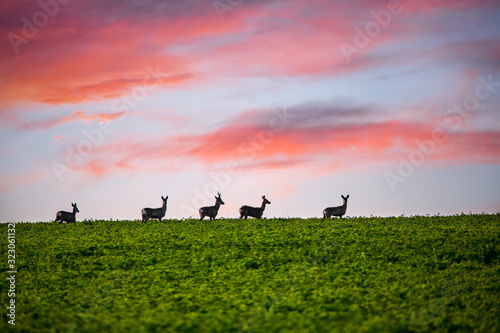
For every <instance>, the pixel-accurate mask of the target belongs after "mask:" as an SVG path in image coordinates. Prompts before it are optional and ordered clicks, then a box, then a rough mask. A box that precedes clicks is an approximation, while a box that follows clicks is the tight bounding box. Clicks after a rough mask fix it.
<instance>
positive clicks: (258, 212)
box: [240, 195, 271, 220]
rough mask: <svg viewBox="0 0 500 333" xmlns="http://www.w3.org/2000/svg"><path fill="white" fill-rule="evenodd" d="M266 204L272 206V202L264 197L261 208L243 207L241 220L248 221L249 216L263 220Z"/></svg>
mask: <svg viewBox="0 0 500 333" xmlns="http://www.w3.org/2000/svg"><path fill="white" fill-rule="evenodd" d="M266 204H271V202H270V201H269V200H267V199H266V196H265V195H263V196H262V206H261V207H250V206H242V207H241V208H240V219H242V218H243V217H245V220H246V219H247V218H248V217H249V216H252V217H256V218H258V219H261V218H262V214H263V213H264V209H266Z"/></svg>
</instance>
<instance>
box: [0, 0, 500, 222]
mask: <svg viewBox="0 0 500 333" xmlns="http://www.w3.org/2000/svg"><path fill="white" fill-rule="evenodd" d="M499 18H500V3H499V2H498V1H496V0H479V1H478V0H475V1H469V0H453V1H451V0H443V1H431V0H421V1H419V0H406V1H379V0H359V1H326V0H313V1H299V0H286V1H275V0H267V1H261V0H216V1H211V0H203V1H201V0H200V1H195V0H130V1H127V0H88V1H81V0H41V1H26V0H16V1H2V2H0V32H1V33H0V35H1V36H2V38H1V42H0V59H1V62H0V221H1V222H6V221H51V220H53V219H54V218H55V215H56V212H57V211H59V210H67V211H70V210H71V203H77V204H78V208H79V210H80V213H78V214H77V220H79V221H81V220H84V219H114V220H116V219H140V218H141V214H140V211H141V209H142V208H144V207H152V208H155V207H160V206H161V203H162V201H161V196H167V195H168V196H169V199H168V205H167V207H168V208H167V213H166V218H182V217H185V218H188V217H190V216H192V217H198V208H199V207H201V206H204V205H213V204H214V203H215V199H214V195H215V194H216V192H217V191H220V192H221V193H222V199H223V200H224V202H225V203H226V204H225V205H224V206H221V208H220V210H219V217H226V218H236V217H238V216H239V214H238V209H239V207H240V206H242V205H251V206H260V205H261V202H262V199H261V197H262V196H263V195H265V196H266V198H267V199H268V200H269V201H270V202H271V205H268V206H267V207H266V211H265V212H264V216H267V217H304V218H306V217H320V216H322V211H323V209H324V208H326V207H331V206H339V205H341V204H342V199H341V195H347V194H349V195H350V196H349V201H348V206H347V214H346V215H347V216H372V215H373V216H400V215H403V214H404V215H406V216H410V215H426V214H430V215H434V214H442V215H443V214H446V215H447V214H460V213H470V212H472V213H482V212H484V213H497V212H500V114H499V105H500V19H499Z"/></svg>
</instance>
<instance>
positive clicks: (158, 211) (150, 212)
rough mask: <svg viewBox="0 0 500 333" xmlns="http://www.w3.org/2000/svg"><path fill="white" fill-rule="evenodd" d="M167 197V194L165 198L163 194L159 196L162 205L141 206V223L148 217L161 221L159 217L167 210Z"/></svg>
mask: <svg viewBox="0 0 500 333" xmlns="http://www.w3.org/2000/svg"><path fill="white" fill-rule="evenodd" d="M167 199H168V195H167V197H166V198H164V197H163V196H162V197H161V200H162V201H163V205H162V206H161V207H160V208H143V209H142V210H141V213H142V221H141V223H144V222H146V221H148V220H149V219H158V221H160V222H161V219H162V218H163V217H164V216H165V213H166V212H167Z"/></svg>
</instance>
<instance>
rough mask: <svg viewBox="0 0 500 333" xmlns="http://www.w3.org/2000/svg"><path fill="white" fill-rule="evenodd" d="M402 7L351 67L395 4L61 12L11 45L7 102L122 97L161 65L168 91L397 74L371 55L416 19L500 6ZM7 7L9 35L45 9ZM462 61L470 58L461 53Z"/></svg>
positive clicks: (169, 5) (123, 5) (135, 6)
mask: <svg viewBox="0 0 500 333" xmlns="http://www.w3.org/2000/svg"><path fill="white" fill-rule="evenodd" d="M402 3H403V6H404V11H403V12H402V13H401V16H400V19H399V17H398V18H397V19H393V20H392V21H391V24H390V25H389V26H388V27H387V28H384V31H383V32H382V33H381V34H380V35H379V36H377V38H374V39H373V41H372V43H370V45H369V46H367V47H366V49H363V54H362V56H360V57H358V58H357V60H356V61H355V62H351V63H348V62H346V60H345V58H344V56H343V54H342V52H340V49H339V44H340V43H342V42H352V41H353V38H354V31H353V28H354V27H355V26H357V25H359V24H361V25H363V24H364V23H366V22H367V20H371V19H372V17H371V16H370V12H371V11H372V10H375V11H377V10H380V9H383V8H384V7H385V6H386V4H387V3H386V2H380V1H374V0H365V1H360V2H356V3H355V4H354V3H347V2H332V1H312V2H302V1H287V2H281V1H270V2H267V1H245V2H244V3H242V4H241V5H240V6H238V7H237V8H235V9H234V11H233V12H231V13H227V15H225V17H224V20H223V21H221V20H219V18H218V16H217V14H216V12H215V10H214V8H213V6H212V4H211V2H207V3H199V2H196V3H192V2H168V1H166V2H158V3H156V2H155V3H152V2H148V1H146V2H144V3H142V2H138V1H134V2H132V3H127V2H117V1H95V0H94V1H86V2H71V3H69V4H67V5H64V6H61V8H60V12H59V13H58V14H57V15H56V16H54V18H51V20H50V21H49V22H48V24H47V25H46V26H45V27H43V28H41V29H39V31H38V33H37V34H36V36H35V37H33V38H31V39H30V40H29V43H27V44H26V45H24V44H23V45H20V46H19V47H20V51H19V53H18V54H15V53H14V52H13V50H12V48H11V46H10V44H9V41H8V40H7V39H4V41H3V43H6V44H5V45H3V46H4V47H2V48H0V50H1V51H0V56H1V57H2V59H3V61H2V63H1V64H0V72H2V76H3V80H2V81H1V82H0V90H1V91H2V95H3V98H2V101H1V103H2V105H11V104H12V103H16V102H22V101H32V102H41V103H47V104H61V103H80V102H84V101H88V100H101V99H107V98H116V97H118V96H122V95H123V94H124V93H125V92H126V91H127V90H129V89H131V88H132V87H134V86H137V85H141V84H143V81H144V76H145V75H147V70H146V68H148V67H155V66H159V68H160V69H161V71H162V72H163V73H164V75H163V76H162V77H161V78H159V79H158V84H160V85H161V86H162V87H163V88H164V89H175V88H176V87H178V86H183V85H185V86H187V85H192V84H196V83H198V84H199V83H207V82H209V81H210V80H212V79H213V78H214V77H219V76H227V75H231V76H233V75H240V76H244V77H247V76H255V75H257V76H259V75H264V76H311V75H343V74H346V73H351V72H357V71H361V70H366V69H369V68H373V67H378V66H386V65H388V63H387V57H386V56H385V55H384V54H379V53H377V52H372V51H376V50H379V48H380V47H383V46H385V45H389V46H390V45H392V44H394V43H396V42H398V41H406V40H408V38H409V36H408V34H407V33H406V31H408V28H410V27H411V25H410V23H408V19H413V20H414V19H415V18H416V17H417V16H418V15H424V16H425V15H440V14H441V11H440V10H441V9H446V10H463V9H474V8H479V7H482V6H486V5H490V6H495V5H498V4H497V3H496V2H494V1H440V2H435V1H413V2H407V1H403V2H402ZM2 8H3V12H5V15H4V16H5V17H6V18H7V19H6V21H5V22H4V25H3V26H2V27H0V32H2V34H4V35H7V34H8V33H11V32H13V33H17V34H22V28H23V26H22V25H23V22H22V21H21V17H23V16H26V17H28V18H29V17H32V15H33V14H34V13H35V12H37V11H39V10H40V8H39V5H38V4H37V2H29V1H26V2H22V1H19V2H18V1H16V2H15V4H14V3H10V4H2ZM422 11H424V12H425V13H424V14H422ZM415 15H416V16H415ZM413 30H414V29H413ZM435 30H436V31H435V32H437V31H439V29H437V27H435ZM419 32H420V31H416V33H419ZM425 36H426V35H423V37H425ZM494 44H495V43H491V42H489V41H485V43H484V44H477V45H475V46H474V47H471V48H470V49H469V50H467V52H468V56H469V57H476V58H477V59H478V61H480V60H481V59H483V57H487V58H488V59H496V58H495V57H496V56H497V53H498V50H496V49H494V47H492V46H491V45H494ZM490 49H492V50H491V52H490V51H488V52H486V54H485V52H483V50H490ZM450 53H451V52H450ZM483 55H484V56H483ZM422 56H426V55H422ZM453 56H454V57H457V56H458V57H461V58H463V57H465V56H464V55H462V52H457V53H455V52H454V53H453Z"/></svg>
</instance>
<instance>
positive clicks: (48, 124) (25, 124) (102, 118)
mask: <svg viewBox="0 0 500 333" xmlns="http://www.w3.org/2000/svg"><path fill="white" fill-rule="evenodd" d="M124 115H125V111H118V112H114V113H95V114H85V113H84V112H83V111H80V110H76V111H74V112H73V113H72V114H71V115H69V116H66V117H62V118H49V119H37V120H22V119H20V118H19V117H16V116H13V115H10V116H9V118H8V123H9V125H11V126H14V127H17V128H21V129H47V128H52V127H55V126H59V125H62V124H64V123H69V122H77V121H83V122H86V123H88V122H91V121H99V122H106V121H112V120H115V119H118V118H121V117H123V116H124ZM54 138H56V139H59V138H60V137H58V136H54Z"/></svg>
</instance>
